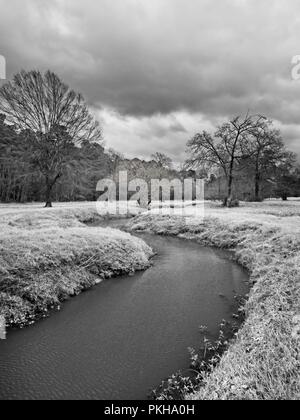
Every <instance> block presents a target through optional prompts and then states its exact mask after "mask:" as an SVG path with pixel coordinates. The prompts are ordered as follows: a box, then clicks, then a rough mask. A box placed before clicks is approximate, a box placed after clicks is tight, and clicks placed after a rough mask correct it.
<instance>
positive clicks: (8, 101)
mask: <svg viewBox="0 0 300 420" xmlns="http://www.w3.org/2000/svg"><path fill="white" fill-rule="evenodd" d="M0 111H2V112H3V113H4V114H5V116H6V120H7V122H8V123H10V124H12V125H14V126H15V127H17V129H18V130H19V131H23V132H25V133H27V135H28V136H29V138H30V139H31V143H32V151H33V160H34V162H35V164H36V166H37V167H38V168H39V170H40V172H41V173H42V174H43V175H44V178H45V186H46V207H51V206H52V203H51V194H52V190H53V187H54V185H55V184H56V182H57V180H58V179H59V178H60V177H61V176H62V175H63V171H64V166H65V165H66V164H68V162H70V161H71V160H72V159H73V156H72V150H74V146H75V145H80V144H81V143H82V142H83V141H89V142H93V141H99V140H101V138H102V137H101V129H100V127H99V123H98V122H97V121H96V120H95V118H94V116H93V115H92V114H91V112H90V110H89V108H88V106H87V105H86V103H85V102H84V99H83V97H82V95H80V94H78V93H76V92H74V91H73V90H71V89H70V88H69V87H68V86H67V85H66V84H64V83H63V82H62V81H61V80H60V79H59V77H58V76H57V75H56V74H54V73H52V72H51V71H47V72H46V73H45V74H41V73H40V72H39V71H30V72H25V71H21V72H20V73H19V74H17V75H16V76H15V77H14V78H13V80H12V81H9V82H8V83H6V84H5V85H4V86H2V87H1V88H0Z"/></svg>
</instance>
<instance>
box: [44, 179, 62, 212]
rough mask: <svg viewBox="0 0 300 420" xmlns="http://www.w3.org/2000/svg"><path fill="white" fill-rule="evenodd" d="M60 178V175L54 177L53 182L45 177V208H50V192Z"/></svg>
mask: <svg viewBox="0 0 300 420" xmlns="http://www.w3.org/2000/svg"><path fill="white" fill-rule="evenodd" d="M59 178H60V174H58V175H56V177H55V178H54V179H53V180H50V178H49V176H46V197H45V198H46V204H45V208H50V207H52V190H53V187H54V185H55V184H56V181H57V180H58V179H59Z"/></svg>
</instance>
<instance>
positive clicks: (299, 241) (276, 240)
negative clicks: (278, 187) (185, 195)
mask: <svg viewBox="0 0 300 420" xmlns="http://www.w3.org/2000/svg"><path fill="white" fill-rule="evenodd" d="M130 228H131V229H132V230H135V231H149V232H152V233H155V234H159V235H173V236H177V237H181V238H184V239H189V240H195V241H198V242H199V243H200V244H202V245H208V246H216V247H219V248H225V249H230V250H232V251H233V252H234V256H235V258H236V260H237V261H238V262H239V263H240V264H241V265H243V266H244V267H245V268H247V269H248V270H249V273H250V276H251V282H252V284H253V287H252V290H251V293H250V298H249V301H248V302H247V304H246V308H245V311H246V321H245V323H244V325H243V327H242V328H241V330H240V331H239V333H238V335H237V337H236V339H235V340H234V341H233V342H232V343H230V346H229V348H228V350H227V351H226V352H225V353H224V354H223V356H222V358H221V360H220V362H219V363H218V365H217V367H216V368H214V370H213V371H212V372H210V373H209V374H208V373H207V374H205V375H204V377H203V380H202V381H201V382H200V383H199V386H198V389H197V392H196V393H195V394H194V395H187V399H201V400H202V399H226V400H229V399H239V400H240V399H252V400H261V399H272V400H273V399H299V398H300V341H299V337H300V336H299V332H300V317H299V315H300V203H299V202H291V203H286V204H282V203H280V202H267V203H263V204H260V205H245V204H243V205H242V206H241V208H239V209H233V210H229V209H223V208H221V207H220V206H218V205H212V204H207V206H206V212H205V219H204V220H203V221H199V220H197V219H195V218H193V217H188V218H183V217H180V216H167V215H165V216H159V215H154V214H152V215H151V214H148V215H141V216H139V217H137V218H136V219H133V220H132V221H131V222H130Z"/></svg>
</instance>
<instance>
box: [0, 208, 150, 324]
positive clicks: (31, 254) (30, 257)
mask: <svg viewBox="0 0 300 420" xmlns="http://www.w3.org/2000/svg"><path fill="white" fill-rule="evenodd" d="M0 216H1V222H0V229H1V236H0V315H4V316H5V318H6V322H7V325H11V326H22V325H26V324H28V323H32V322H34V320H36V319H37V318H39V317H41V316H45V314H46V313H47V312H48V311H49V310H50V309H51V308H53V307H56V308H57V307H59V305H60V304H61V302H63V301H65V300H66V299H68V298H69V297H71V296H74V295H77V294H79V293H80V292H81V291H83V290H85V289H87V288H90V287H92V286H93V285H95V284H98V283H99V282H100V281H102V280H103V279H107V278H110V277H113V276H118V275H122V274H131V273H133V272H135V271H137V270H143V269H145V268H147V267H148V266H149V258H150V256H151V254H152V251H151V249H150V248H149V247H148V246H147V245H146V244H145V243H144V242H143V241H141V240H139V239H137V238H135V237H132V236H131V235H129V234H126V233H124V232H120V231H116V230H111V229H103V228H95V227H86V225H85V224H84V223H86V222H92V221H95V220H101V218H102V217H101V216H99V215H98V214H97V212H96V209H95V207H94V205H91V204H89V205H72V206H57V207H56V208H54V209H41V208H39V207H38V206H19V207H17V206H11V207H6V206H3V207H1V208H0Z"/></svg>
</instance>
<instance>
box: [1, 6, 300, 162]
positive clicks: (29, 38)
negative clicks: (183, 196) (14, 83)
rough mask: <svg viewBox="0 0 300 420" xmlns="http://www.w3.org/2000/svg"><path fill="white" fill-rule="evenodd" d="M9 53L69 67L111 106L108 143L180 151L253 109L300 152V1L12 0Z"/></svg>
mask: <svg viewBox="0 0 300 420" xmlns="http://www.w3.org/2000/svg"><path fill="white" fill-rule="evenodd" d="M0 8H1V9H0V10H1V15H0V54H2V55H4V56H5V57H6V60H7V66H8V68H7V71H8V77H10V76H11V75H13V74H14V73H15V72H17V71H19V70H20V69H21V68H25V69H32V68H39V69H42V70H44V69H47V68H51V69H52V70H54V71H55V72H57V73H58V74H59V75H60V76H61V77H62V78H63V79H64V80H65V81H66V82H67V83H69V84H70V85H71V86H72V87H73V88H74V89H76V90H79V91H81V92H82V93H83V94H84V95H85V97H86V99H87V101H88V102H89V104H90V106H91V107H92V108H93V109H94V110H95V112H96V113H97V114H98V115H99V118H100V119H101V121H102V123H103V127H104V129H105V132H104V134H105V139H106V143H107V145H108V146H113V147H115V148H117V149H118V150H119V151H121V152H124V153H125V154H127V155H129V156H135V155H138V156H140V157H147V156H149V155H150V154H151V153H154V152H155V151H157V150H160V151H164V152H165V153H168V154H169V155H171V156H172V157H173V158H174V159H175V160H177V161H179V160H181V159H183V158H184V150H185V143H186V141H187V140H188V139H189V137H191V136H192V135H193V134H194V133H195V131H197V130H202V129H213V128H214V127H215V126H216V125H217V124H218V123H220V122H221V121H222V120H224V119H226V118H228V117H230V116H233V115H238V114H243V113H246V112H247V110H248V109H250V110H251V111H252V112H255V113H258V112H259V113H263V114H265V115H267V116H268V117H269V118H272V119H274V120H275V122H276V124H277V125H278V126H279V127H280V128H281V129H282V132H283V134H284V136H285V139H286V142H287V143H288V144H289V146H290V147H291V148H292V149H293V150H294V151H298V152H300V119H299V110H300V81H295V80H293V79H292V76H291V71H292V64H291V60H292V57H293V56H295V55H299V54H300V45H299V38H300V19H299V16H300V3H299V1H298V0H289V1H288V2H287V1H284V0H272V1H270V0H222V1H217V0H215V1H212V0H151V1H150V0H98V1H95V0H85V1H83V0H56V1H53V0H52V1H51V2H49V1H45V0H26V1H22V0H10V1H7V0H0Z"/></svg>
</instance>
